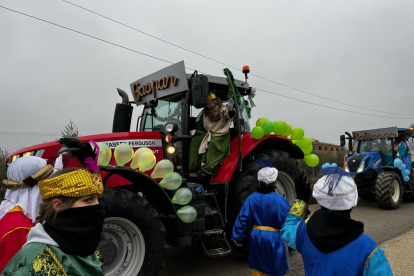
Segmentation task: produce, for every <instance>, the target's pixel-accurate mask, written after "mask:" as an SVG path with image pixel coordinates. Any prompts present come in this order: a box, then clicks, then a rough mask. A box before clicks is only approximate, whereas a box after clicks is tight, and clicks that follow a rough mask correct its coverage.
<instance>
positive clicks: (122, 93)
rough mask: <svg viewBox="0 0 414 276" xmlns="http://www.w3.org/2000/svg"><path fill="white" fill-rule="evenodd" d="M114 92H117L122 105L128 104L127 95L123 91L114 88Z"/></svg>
mask: <svg viewBox="0 0 414 276" xmlns="http://www.w3.org/2000/svg"><path fill="white" fill-rule="evenodd" d="M116 90H118V94H119V96H121V98H122V103H123V104H129V97H128V94H127V93H126V92H125V91H124V90H122V89H119V88H118V87H117V88H116Z"/></svg>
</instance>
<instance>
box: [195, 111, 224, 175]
mask: <svg viewBox="0 0 414 276" xmlns="http://www.w3.org/2000/svg"><path fill="white" fill-rule="evenodd" d="M206 135H207V130H206V129H205V128H204V121H203V116H201V117H200V120H199V121H198V123H197V127H196V134H195V136H194V138H193V139H192V140H191V144H190V170H191V171H193V172H196V171H198V170H199V169H200V168H202V169H203V170H204V171H205V172H206V173H208V174H211V175H217V173H218V169H219V166H220V165H221V164H222V163H223V159H224V158H226V157H227V156H229V155H230V132H227V134H226V135H223V136H213V137H211V141H210V143H209V144H208V148H207V151H206V152H205V153H204V154H198V151H199V149H200V145H201V142H202V141H203V139H204V137H205V136H206ZM201 163H204V164H205V165H204V166H203V167H201Z"/></svg>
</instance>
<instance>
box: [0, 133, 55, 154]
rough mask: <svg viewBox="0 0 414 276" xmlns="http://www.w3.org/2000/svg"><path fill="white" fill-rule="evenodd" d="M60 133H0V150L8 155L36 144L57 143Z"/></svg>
mask: <svg viewBox="0 0 414 276" xmlns="http://www.w3.org/2000/svg"><path fill="white" fill-rule="evenodd" d="M61 137H62V134H60V133H41V132H18V131H0V150H3V151H7V152H8V153H11V152H14V151H16V150H19V149H22V148H25V147H29V146H33V145H36V144H41V143H46V142H52V141H57V140H58V139H60V138H61Z"/></svg>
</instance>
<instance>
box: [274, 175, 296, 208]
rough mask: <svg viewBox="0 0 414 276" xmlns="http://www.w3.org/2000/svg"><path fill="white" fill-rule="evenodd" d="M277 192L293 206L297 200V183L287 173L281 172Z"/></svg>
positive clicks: (278, 177)
mask: <svg viewBox="0 0 414 276" xmlns="http://www.w3.org/2000/svg"><path fill="white" fill-rule="evenodd" d="M275 191H276V193H278V194H280V195H281V196H283V197H284V198H286V200H287V201H288V202H289V203H290V205H292V204H293V202H294V201H295V199H296V192H295V182H294V181H293V179H292V178H291V177H290V176H289V175H288V174H287V173H285V172H279V174H278V176H277V180H276V187H275Z"/></svg>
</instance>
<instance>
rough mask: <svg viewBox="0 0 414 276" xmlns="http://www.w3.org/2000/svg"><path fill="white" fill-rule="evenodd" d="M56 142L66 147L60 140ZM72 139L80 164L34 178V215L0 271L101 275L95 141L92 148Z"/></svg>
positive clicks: (100, 210)
mask: <svg viewBox="0 0 414 276" xmlns="http://www.w3.org/2000/svg"><path fill="white" fill-rule="evenodd" d="M75 140H77V139H75ZM60 142H61V143H62V144H64V145H65V146H68V145H67V143H64V142H66V140H64V141H63V142H62V141H60ZM72 142H73V141H72ZM75 142H76V143H75V145H76V150H74V151H75V152H76V151H77V153H73V152H72V155H73V156H74V157H77V158H78V161H79V162H80V163H81V165H84V168H82V169H64V170H61V171H59V172H57V173H55V174H54V175H52V177H51V178H50V179H47V180H43V181H40V182H39V183H38V185H39V191H40V195H41V197H42V200H43V202H42V203H41V205H40V210H39V216H38V217H37V218H36V221H35V223H34V227H33V228H32V229H31V230H30V232H29V234H28V237H27V242H26V244H25V245H24V246H23V248H22V249H21V250H20V251H19V252H17V254H16V255H15V256H14V257H13V258H12V259H11V260H10V261H9V262H8V263H7V265H6V266H5V267H4V269H3V271H2V273H1V274H0V276H6V275H7V276H10V275H16V276H17V275H19V276H20V275H28V276H29V275H30V276H31V275H33V276H38V275H50V276H52V275H79V276H83V275H85V276H86V275H105V274H104V271H103V259H102V257H101V256H100V254H99V250H98V244H99V241H100V236H101V233H102V228H103V222H104V220H105V211H104V209H103V206H102V205H100V204H99V202H98V198H99V197H100V196H101V195H102V193H103V184H102V179H101V176H100V174H99V171H98V170H99V167H98V166H97V165H96V161H97V156H98V154H99V149H98V147H97V146H96V145H95V148H96V149H97V153H95V151H94V150H92V147H91V146H90V145H89V143H80V142H79V141H78V140H77V141H75ZM70 146H72V147H73V144H71V145H70ZM68 148H69V147H68ZM85 148H86V150H85ZM66 150H67V149H66ZM72 151H73V150H72ZM85 152H86V154H85ZM79 156H81V157H79ZM88 158H90V159H89V160H88ZM85 160H87V162H84V161H85Z"/></svg>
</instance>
